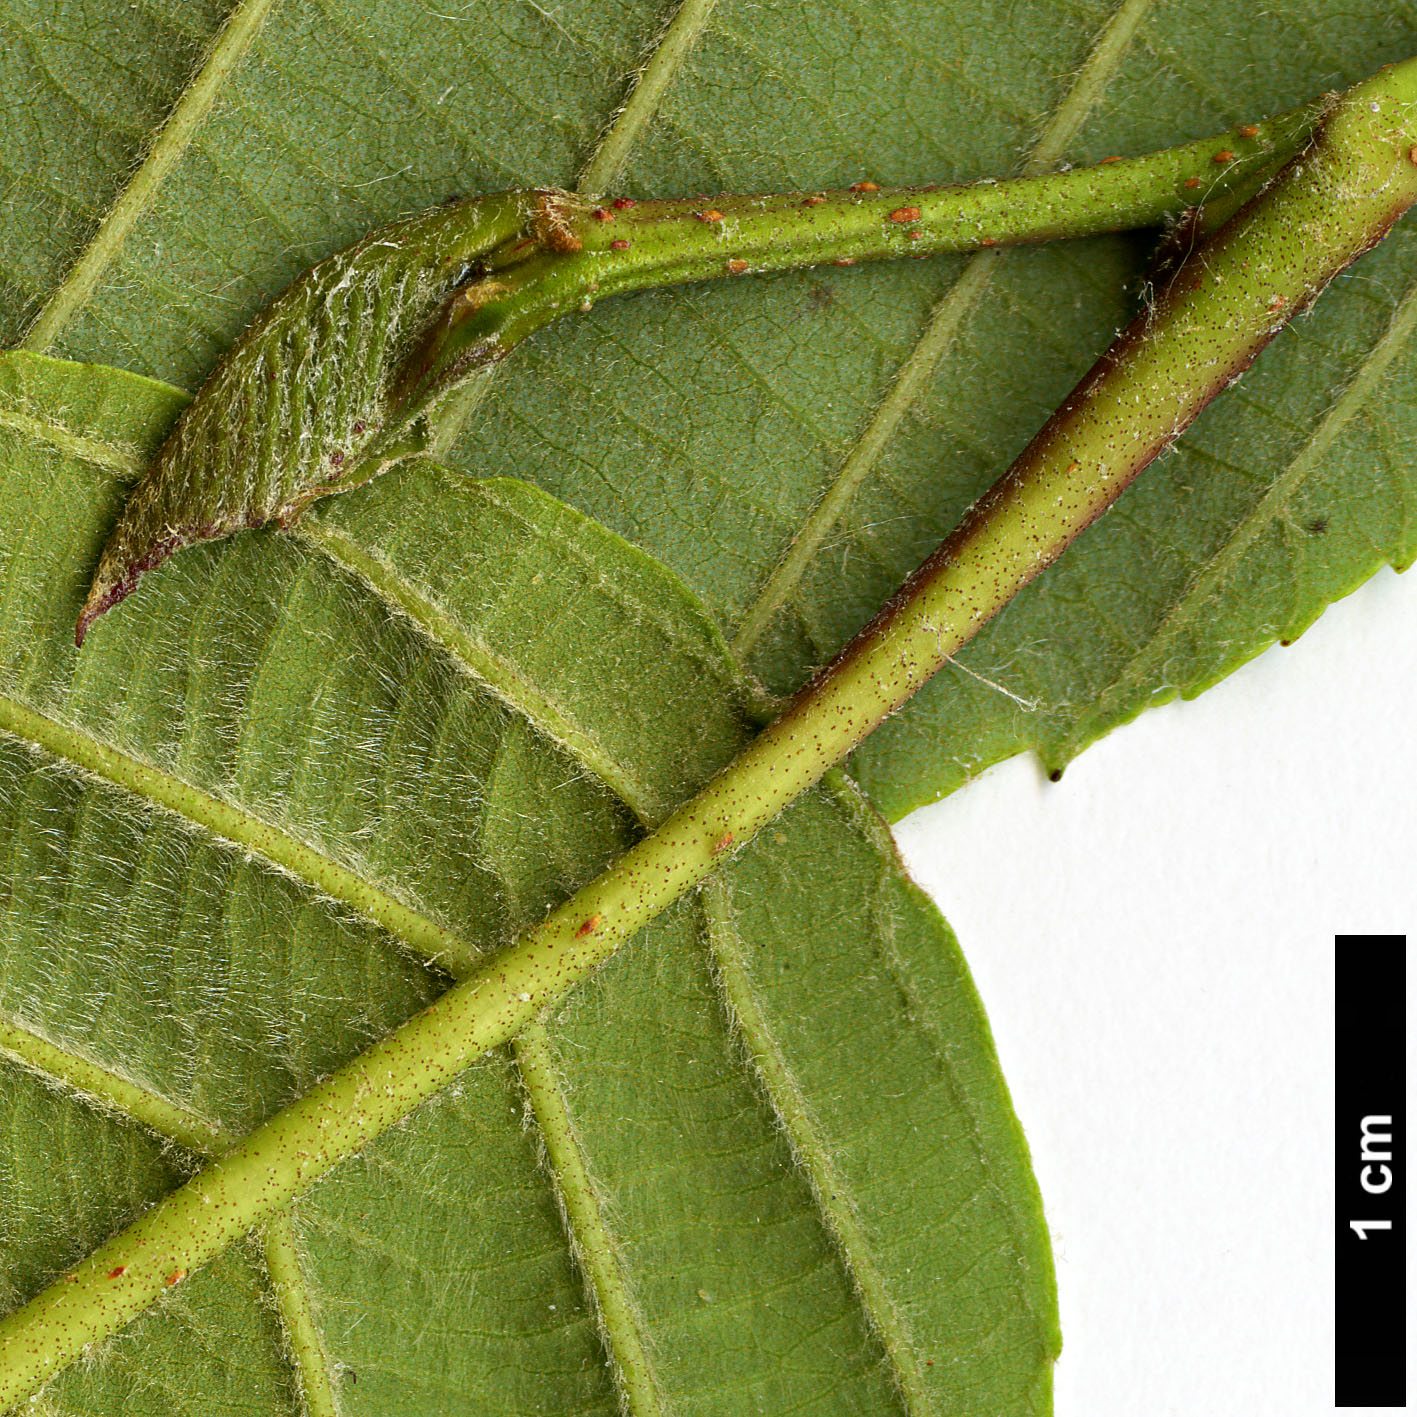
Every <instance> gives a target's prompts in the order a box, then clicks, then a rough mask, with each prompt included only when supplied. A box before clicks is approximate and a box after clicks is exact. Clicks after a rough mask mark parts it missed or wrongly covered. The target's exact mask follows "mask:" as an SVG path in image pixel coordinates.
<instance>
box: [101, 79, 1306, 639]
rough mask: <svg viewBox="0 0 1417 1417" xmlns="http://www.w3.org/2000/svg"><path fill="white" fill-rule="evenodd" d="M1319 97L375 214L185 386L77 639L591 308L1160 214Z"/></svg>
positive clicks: (414, 431) (1289, 131)
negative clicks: (616, 299)
mask: <svg viewBox="0 0 1417 1417" xmlns="http://www.w3.org/2000/svg"><path fill="white" fill-rule="evenodd" d="M1321 108H1322V105H1321V104H1318V105H1316V104H1311V105H1308V106H1307V107H1303V108H1297V109H1293V110H1292V111H1290V112H1288V113H1284V114H1281V115H1280V116H1279V117H1277V118H1273V119H1270V120H1269V121H1268V122H1267V123H1256V124H1247V125H1246V126H1244V127H1242V128H1237V129H1234V130H1232V131H1231V132H1230V133H1226V134H1222V135H1221V136H1220V137H1217V138H1209V139H1206V140H1205V141H1203V142H1199V143H1190V144H1188V145H1186V146H1185V147H1180V148H1172V149H1169V150H1167V151H1165V152H1159V153H1152V154H1150V155H1149V156H1147V157H1141V158H1134V159H1131V160H1126V161H1124V160H1122V159H1120V158H1117V159H1109V160H1108V161H1106V162H1103V163H1101V164H1099V165H1098V166H1096V167H1091V168H1082V169H1078V170H1077V171H1069V172H1054V173H1050V174H1047V175H1043V176H1030V177H1025V178H1020V179H1018V180H1017V181H1012V182H981V183H978V184H976V185H974V186H970V187H898V188H893V189H888V190H883V189H881V188H879V187H877V186H876V185H875V184H874V183H871V182H862V183H858V184H857V186H856V187H855V188H853V189H852V190H850V191H847V192H816V193H803V192H794V193H788V194H787V195H784V196H771V197H715V198H709V197H695V198H691V199H687V200H685V199H680V200H676V201H646V202H636V201H633V200H631V199H630V198H627V197H619V198H615V199H613V200H609V201H606V202H605V203H604V204H603V205H596V204H595V202H594V201H592V200H591V199H590V198H587V197H583V196H577V195H575V194H573V193H570V192H560V191H517V192H503V193H499V194H496V195H494V196H487V197H475V198H471V199H469V200H467V201H463V202H455V203H452V204H451V205H448V206H444V207H441V208H438V209H436V210H434V211H431V212H425V213H424V214H423V215H422V216H419V217H415V218H413V219H412V220H410V221H406V222H401V223H399V224H397V225H396V226H392V227H388V228H385V229H384V230H382V231H377V232H374V233H373V234H372V235H370V236H368V237H366V238H365V239H364V240H363V241H361V242H359V243H358V244H357V245H355V246H353V247H350V248H349V249H348V250H346V251H341V252H337V253H336V254H335V255H334V256H331V257H330V258H329V259H328V260H325V261H322V262H321V263H320V264H319V265H318V266H315V267H314V268H313V269H312V270H310V271H307V272H306V274H305V275H304V276H302V277H301V278H300V279H299V280H297V281H296V282H294V284H292V285H291V286H290V287H289V288H288V289H287V290H286V291H284V292H283V293H282V294H281V295H280V296H279V297H278V298H277V299H276V300H275V301H274V302H273V303H272V304H271V305H270V306H268V307H267V309H266V310H265V311H264V312H263V313H262V314H261V315H260V316H259V317H258V318H257V319H256V320H255V321H254V322H253V323H252V325H251V327H250V328H249V329H248V330H247V332H246V334H245V335H243V336H242V338H241V340H240V341H239V343H237V345H236V346H235V347H234V348H233V349H232V350H231V351H230V352H229V353H228V354H227V355H226V357H225V358H224V359H223V360H222V362H221V363H220V364H219V365H218V366H217V368H216V370H214V371H213V373H212V376H211V378H210V379H208V381H207V383H206V384H205V385H204V386H203V387H202V389H201V390H200V391H199V392H198V394H197V397H196V398H195V399H193V401H192V403H191V404H189V405H188V407H187V409H186V410H185V412H184V413H183V414H182V416H181V418H180V419H179V420H178V423H177V425H176V427H175V428H174V429H173V431H172V433H171V434H170V435H169V437H168V439H167V441H166V442H165V443H164V444H163V447H162V448H161V450H160V451H159V453H158V455H157V457H156V458H155V459H154V460H153V463H152V465H151V467H150V468H149V469H148V471H147V473H146V474H145V476H144V477H143V480H142V481H141V482H140V483H139V485H138V487H137V488H136V489H135V490H134V492H133V494H132V496H131V497H130V498H129V500H128V503H127V505H126V506H125V508H124V510H123V515H122V517H121V518H120V519H119V522H118V525H117V526H116V527H115V528H114V531H113V534H112V535H111V536H110V538H109V541H108V544H107V546H105V548H104V551H103V555H102V557H101V558H100V561H99V565H98V569H97V571H96V572H95V575H94V579H93V583H92V585H91V586H90V589H89V596H88V599H87V600H86V601H85V603H84V607H83V610H82V611H81V612H80V615H79V621H78V625H77V627H76V632H75V641H76V643H78V644H80V645H82V644H83V641H84V636H85V635H86V634H87V632H88V629H89V626H90V625H92V624H93V622H94V621H95V620H96V619H97V618H98V617H99V616H100V615H102V614H103V613H104V612H105V611H107V610H109V609H110V608H111V607H112V606H114V605H116V604H117V603H118V602H119V601H120V600H122V599H123V598H124V597H125V596H127V595H128V594H129V593H130V592H131V591H132V590H133V588H134V586H136V585H137V583H138V579H139V578H140V577H141V576H142V575H143V574H144V573H145V572H147V571H149V570H151V569H152V568H153V567H154V566H156V565H158V564H160V563H161V562H162V561H163V560H165V559H166V558H167V557H168V556H170V555H172V554H173V553H174V552H175V551H177V550H179V549H180V548H182V547H183V546H188V545H191V544H192V543H193V542H196V541H204V540H209V539H211V538H213V537H218V536H227V535H230V534H231V533H232V532H235V531H239V530H244V529H248V528H251V527H257V526H262V525H264V524H265V523H266V522H268V521H271V520H274V521H276V522H277V523H279V524H280V525H281V526H290V525H291V524H292V523H293V522H295V521H296V520H297V519H298V518H299V517H300V515H301V514H302V512H303V511H304V510H305V508H306V507H307V506H309V504H310V503H311V502H313V501H316V500H318V499H319V498H322V497H329V496H332V495H334V494H336V493H339V492H348V491H350V490H351V489H352V488H354V487H358V486H360V485H362V484H363V483H365V482H368V481H369V480H370V479H371V478H374V477H378V476H379V475H380V474H381V473H383V472H385V471H387V470H388V469H389V468H390V467H392V466H394V465H395V464H396V463H398V462H400V461H402V460H404V459H406V458H409V457H413V456H416V455H418V454H420V453H425V452H427V451H428V450H429V449H430V448H431V447H432V446H434V444H435V441H436V434H435V432H434V423H435V421H436V420H437V419H438V418H440V417H441V416H442V415H443V414H445V413H446V412H449V411H450V409H451V404H450V400H451V399H452V398H453V397H454V396H455V395H456V393H457V391H458V390H459V389H461V388H463V386H465V385H466V384H467V383H468V381H469V380H470V379H472V378H473V377H474V376H476V375H477V374H479V373H481V372H484V371H486V370H487V369H488V368H490V367H491V366H492V365H493V364H494V363H495V362H496V361H497V360H499V359H501V358H503V357H505V356H506V354H507V353H508V352H509V351H510V350H511V349H512V348H513V347H514V346H515V345H516V344H518V343H519V342H520V341H521V340H523V339H525V338H526V337H527V336H528V335H530V334H532V333H533V332H534V331H536V330H539V329H541V328H542V327H543V326H544V325H547V324H549V323H551V322H552V321H553V320H556V319H559V318H560V317H561V316H562V315H565V314H567V313H569V312H570V311H572V310H582V311H585V310H589V309H591V308H592V306H593V305H594V304H595V302H596V301H597V300H603V299H604V298H605V297H607V296H610V295H622V294H625V293H626V292H629V291H634V290H650V289H654V288H656V287H659V286H666V285H677V284H680V283H682V282H685V281H698V280H712V279H715V278H719V277H723V276H736V275H747V274H749V273H751V272H764V271H782V270H792V269H797V268H799V267H804V266H814V265H822V264H824V263H830V262H836V263H838V264H844V265H850V264H853V263H854V262H856V261H867V260H883V259H886V258H888V257H892V256H929V255H932V254H936V253H939V252H945V251H972V250H976V249H978V248H980V247H987V246H997V245H1005V244H1010V243H1018V242H1029V241H1046V240H1049V239H1051V238H1054V237H1060V236H1086V235H1090V234H1093V233H1095V232H1099V231H1112V230H1117V229H1119V228H1121V227H1135V226H1154V225H1157V224H1159V223H1161V222H1163V221H1165V220H1167V219H1168V218H1169V217H1171V216H1174V215H1177V214H1179V213H1180V212H1183V211H1185V210H1188V209H1189V208H1191V207H1193V206H1194V205H1195V204H1196V203H1198V202H1200V203H1204V202H1213V201H1223V200H1224V199H1225V197H1226V194H1227V193H1231V192H1234V191H1238V190H1245V189H1247V188H1248V187H1251V186H1253V185H1254V184H1256V183H1258V182H1262V181H1264V180H1265V179H1266V178H1267V177H1268V176H1269V175H1270V174H1271V173H1272V172H1273V171H1274V170H1275V169H1276V168H1277V167H1278V166H1279V165H1280V164H1281V163H1283V162H1284V161H1286V160H1287V159H1288V158H1289V157H1290V156H1292V155H1293V153H1295V152H1296V151H1297V150H1298V149H1299V148H1300V146H1302V144H1303V143H1304V142H1305V141H1306V140H1307V138H1308V137H1309V136H1310V135H1311V133H1312V131H1313V128H1314V125H1315V123H1316V122H1317V121H1318V118H1319V116H1320V113H1321ZM465 401H466V396H465V395H464V396H463V397H462V398H459V399H458V403H459V404H463V403H465Z"/></svg>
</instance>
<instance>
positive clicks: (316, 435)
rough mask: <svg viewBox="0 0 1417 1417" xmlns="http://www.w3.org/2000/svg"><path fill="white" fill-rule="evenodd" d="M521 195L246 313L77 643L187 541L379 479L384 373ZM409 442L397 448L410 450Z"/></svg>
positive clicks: (456, 206) (167, 446)
mask: <svg viewBox="0 0 1417 1417" xmlns="http://www.w3.org/2000/svg"><path fill="white" fill-rule="evenodd" d="M530 197H531V194H500V195H498V196H496V197H484V198H472V199H470V200H467V201H462V202H457V203H452V204H449V205H448V206H445V207H438V208H435V209H434V210H433V211H430V212H425V213H423V214H422V215H421V216H417V217H414V218H412V219H411V220H409V221H405V222H401V223H399V224H397V225H395V226H390V227H385V228H384V229H383V230H381V231H378V232H375V233H374V234H373V235H372V236H369V237H367V238H366V239H365V240H363V241H361V242H359V243H358V244H357V245H355V246H351V247H349V248H348V249H347V250H344V251H340V252H338V253H337V254H336V255H333V256H331V257H330V258H329V259H328V260H325V261H322V262H321V263H320V264H319V265H317V266H315V267H314V268H313V269H311V270H310V271H307V272H306V273H305V274H304V275H303V276H301V277H300V278H299V279H298V280H297V281H295V283H294V284H293V285H291V286H289V287H288V288H287V289H286V290H285V292H284V293H283V294H281V295H280V296H278V297H277V298H276V299H275V300H274V301H273V302H272V303H271V304H270V305H269V306H268V307H267V308H266V310H265V311H264V312H263V313H262V314H261V315H260V316H258V317H257V319H256V320H255V321H254V323H253V324H252V325H251V327H250V329H249V330H248V331H247V332H246V334H245V335H244V336H243V337H242V339H241V341H240V342H239V343H238V344H237V345H236V346H235V347H234V348H233V349H232V350H231V352H230V353H229V354H228V355H227V356H226V358H225V359H223V360H222V362H221V363H220V364H219V365H218V366H217V368H216V371H215V372H214V373H213V374H212V376H211V378H210V379H209V380H208V381H207V382H206V384H205V385H204V386H203V387H202V390H201V392H200V393H199V394H198V395H197V397H196V398H195V399H193V401H192V402H191V403H190V404H189V405H188V406H187V409H186V410H185V412H184V413H183V414H182V417H181V418H180V419H179V420H178V422H177V426H176V427H175V428H174V429H173V431H172V434H171V436H170V437H169V438H168V440H167V442H166V443H164V444H163V447H162V449H161V451H160V452H159V453H158V456H157V458H156V459H155V460H154V462H153V464H152V466H151V467H150V468H149V469H148V471H147V473H146V474H145V475H144V477H143V479H142V481H141V482H140V483H139V484H138V486H137V488H136V489H135V490H134V492H133V494H132V496H131V497H130V498H129V500H128V504H127V506H126V507H125V508H124V510H123V515H122V517H121V518H120V519H119V522H118V524H117V526H116V527H115V528H114V530H113V534H112V536H111V537H110V538H109V540H108V544H107V545H106V546H105V547H104V550H103V555H102V557H101V559H100V561H99V565H98V570H97V573H96V574H95V576H94V580H93V585H92V588H91V589H90V591H89V596H88V599H87V600H86V601H85V603H84V608H83V612H82V613H81V615H80V616H79V623H78V629H77V633H76V635H75V640H76V642H77V643H79V644H82V643H83V640H84V635H85V634H86V633H87V632H88V628H89V626H90V625H91V624H92V623H93V622H94V620H95V619H97V617H98V616H100V615H102V614H103V612H104V611H105V610H108V609H109V608H110V607H111V606H113V605H116V604H117V603H118V602H119V601H120V600H122V599H123V598H124V596H126V595H127V594H128V593H129V592H130V591H132V589H133V587H134V586H135V585H136V584H137V582H138V578H139V577H140V576H141V575H142V574H143V572H144V571H148V570H151V569H152V568H153V567H154V566H156V565H158V564H160V563H161V562H162V561H165V560H166V559H167V558H168V557H169V556H171V555H172V553H173V552H174V551H177V550H180V549H181V548H182V547H184V546H190V545H192V544H193V543H194V542H197V541H203V540H207V539H210V538H212V537H218V536H226V535H229V534H230V533H231V532H234V531H240V530H243V529H245V528H248V527H258V526H262V525H263V524H264V523H266V522H268V521H275V522H278V523H280V524H282V525H287V524H289V523H290V522H291V521H293V520H294V519H295V518H296V517H297V516H299V514H300V512H301V511H302V510H303V509H304V507H305V506H306V505H308V504H309V503H310V502H311V501H314V500H315V499H316V498H318V497H323V496H327V495H329V494H330V493H332V492H338V491H342V490H343V489H344V486H345V485H347V483H348V482H349V480H350V478H351V476H352V475H354V474H356V472H357V474H358V480H359V481H365V480H367V479H368V477H370V476H372V475H373V473H374V471H377V470H379V469H378V467H377V466H376V467H375V468H374V469H372V470H371V469H370V467H369V465H368V464H369V453H370V452H371V450H375V449H378V448H379V447H380V446H381V444H382V443H383V442H385V441H386V440H387V435H388V433H389V431H390V430H389V422H390V414H391V409H390V408H389V406H388V403H387V399H386V391H387V388H388V385H389V381H390V376H391V373H392V371H394V370H395V369H397V367H398V366H399V365H400V364H401V363H402V361H403V360H404V359H405V358H406V357H407V354H408V351H409V349H410V347H411V346H412V345H413V344H414V343H415V342H416V341H418V340H419V339H421V338H423V337H425V336H426V334H427V332H428V329H429V327H430V324H431V323H432V322H433V321H434V320H435V319H436V317H437V316H438V314H439V312H440V311H441V310H442V309H443V307H444V306H445V304H446V303H447V300H448V298H449V296H450V295H451V294H452V292H453V291H454V290H455V289H456V288H457V286H458V285H459V284H461V283H463V281H464V280H465V278H466V273H467V270H468V267H469V265H470V264H473V263H475V262H476V261H477V260H478V259H479V258H480V257H482V256H484V255H486V254H487V253H489V252H490V251H492V250H493V249H495V248H496V247H497V246H499V245H501V244H502V243H504V242H505V241H506V240H507V239H508V238H509V237H512V236H514V235H515V234H516V232H517V231H519V230H520V229H521V227H522V225H523V222H524V212H525V208H526V205H527V202H528V200H529V199H530ZM418 441H419V439H418V430H416V429H411V430H409V431H408V437H407V439H406V442H407V444H408V446H407V447H406V448H402V449H400V448H391V449H389V455H390V457H391V458H392V457H396V456H400V455H403V456H406V455H407V453H409V452H412V451H415V450H416V444H417V443H418Z"/></svg>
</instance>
